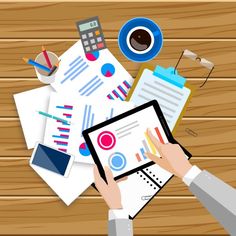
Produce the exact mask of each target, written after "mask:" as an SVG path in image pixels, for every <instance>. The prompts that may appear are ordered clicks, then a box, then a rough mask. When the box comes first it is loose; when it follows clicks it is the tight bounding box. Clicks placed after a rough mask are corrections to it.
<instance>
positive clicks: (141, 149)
mask: <svg viewBox="0 0 236 236" xmlns="http://www.w3.org/2000/svg"><path fill="white" fill-rule="evenodd" d="M140 151H141V153H142V156H143V159H144V160H146V159H147V157H146V156H145V155H144V153H145V151H144V149H143V148H140Z"/></svg>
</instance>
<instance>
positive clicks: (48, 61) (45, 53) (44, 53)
mask: <svg viewBox="0 0 236 236" xmlns="http://www.w3.org/2000/svg"><path fill="white" fill-rule="evenodd" d="M42 52H43V55H44V57H45V60H46V62H47V64H48V67H49V68H50V69H51V68H52V64H51V62H50V59H49V57H48V53H47V51H46V49H45V47H44V46H42Z"/></svg>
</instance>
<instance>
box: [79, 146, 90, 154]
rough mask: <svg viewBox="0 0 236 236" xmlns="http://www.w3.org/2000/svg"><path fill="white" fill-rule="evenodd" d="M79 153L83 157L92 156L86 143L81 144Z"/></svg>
mask: <svg viewBox="0 0 236 236" xmlns="http://www.w3.org/2000/svg"><path fill="white" fill-rule="evenodd" d="M79 153H80V154H81V155H82V156H85V157H87V156H89V155H90V151H89V149H88V146H87V144H86V143H81V144H80V146H79Z"/></svg>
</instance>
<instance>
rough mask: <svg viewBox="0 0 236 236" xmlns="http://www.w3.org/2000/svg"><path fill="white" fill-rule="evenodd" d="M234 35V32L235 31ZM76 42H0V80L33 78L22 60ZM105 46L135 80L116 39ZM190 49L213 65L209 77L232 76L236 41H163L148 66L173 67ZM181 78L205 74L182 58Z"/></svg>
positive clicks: (134, 67)
mask: <svg viewBox="0 0 236 236" xmlns="http://www.w3.org/2000/svg"><path fill="white" fill-rule="evenodd" d="M235 32H236V30H235ZM75 42H76V41H74V40H72V41H56V40H52V41H51V40H50V41H44V40H36V41H33V40H29V41H11V40H3V41H0V51H1V54H0V77H2V78H11V77H14V78H34V77H35V71H34V68H33V67H32V66H30V65H28V64H26V63H25V62H24V61H23V60H22V57H28V58H32V59H34V58H35V57H36V55H37V54H38V53H39V52H40V51H41V46H42V45H44V46H45V47H46V48H47V49H48V50H49V51H53V52H55V53H56V54H57V55H61V54H63V52H64V51H66V50H67V49H68V48H69V47H70V46H72V45H73V44H74V43H75ZM107 46H108V48H109V49H110V51H111V52H112V53H113V54H114V56H115V57H116V58H117V59H118V60H119V61H120V63H121V64H122V65H123V66H124V67H125V68H126V69H127V70H128V71H129V73H130V74H131V75H132V76H133V77H135V76H136V74H137V71H138V68H139V67H140V64H139V63H134V62H131V61H129V60H128V59H127V58H126V57H124V56H123V55H122V53H121V52H120V50H119V48H118V43H117V41H116V40H113V41H111V40H107ZM186 48H187V49H189V50H192V51H193V52H195V53H197V54H199V56H202V57H205V58H207V59H208V60H210V61H212V62H213V63H215V69H214V71H213V72H212V74H211V77H212V78H213V77H223V78H225V77H231V78H232V77H233V78H235V77H236V68H235V58H236V40H235V41H214V40H213V41H197V40H194V41H185V40H183V41H164V44H163V48H162V51H161V52H160V54H159V55H158V56H157V57H156V58H155V59H153V60H152V61H151V62H150V63H151V64H153V65H161V66H164V67H169V66H175V64H176V63H177V61H178V58H179V56H180V55H181V52H182V51H183V50H184V49H186ZM179 69H180V70H179V72H180V73H181V75H183V76H185V77H187V78H189V77H203V78H205V77H206V75H207V73H208V71H207V70H205V69H203V68H202V67H200V66H199V64H198V63H195V62H192V61H191V60H187V59H183V61H182V62H181V63H180V65H179Z"/></svg>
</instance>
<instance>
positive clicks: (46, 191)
mask: <svg viewBox="0 0 236 236" xmlns="http://www.w3.org/2000/svg"><path fill="white" fill-rule="evenodd" d="M28 162H29V159H28V158H27V159H9V160H7V159H1V158H0V179H1V185H0V196H55V193H54V192H53V191H52V190H51V189H50V188H49V187H48V186H47V184H46V183H45V182H44V181H43V180H42V179H41V178H40V177H39V176H38V175H37V174H36V173H35V172H34V171H33V170H32V168H31V167H30V166H29V164H28ZM191 163H192V164H194V165H197V166H199V168H201V169H206V170H208V171H209V172H211V173H212V174H214V175H216V176H217V177H218V178H220V179H222V180H223V181H225V182H226V183H228V184H230V185H231V186H233V187H236V157H235V158H234V159H228V158H227V157H225V158H222V159H214V158H212V159H211V160H207V159H206V160H204V159H201V160H199V159H194V157H193V158H192V160H191ZM99 195H100V194H99V193H98V192H97V191H96V190H95V189H94V188H92V187H90V188H88V189H87V190H86V191H85V192H84V193H83V194H82V196H99ZM158 196H192V194H191V192H190V191H189V190H188V188H187V187H186V186H185V184H183V182H182V181H181V180H180V179H178V178H176V177H174V178H173V179H172V180H171V181H170V182H169V183H168V184H167V185H166V186H165V188H164V189H162V190H161V191H160V193H159V194H158Z"/></svg>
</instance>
